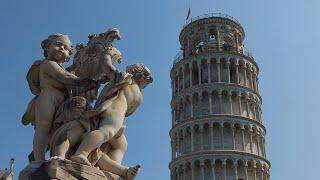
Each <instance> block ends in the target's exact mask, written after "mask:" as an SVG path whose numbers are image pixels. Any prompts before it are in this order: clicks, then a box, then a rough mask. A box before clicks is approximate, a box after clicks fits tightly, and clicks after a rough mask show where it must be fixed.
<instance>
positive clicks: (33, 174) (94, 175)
mask: <svg viewBox="0 0 320 180" xmlns="http://www.w3.org/2000/svg"><path fill="white" fill-rule="evenodd" d="M40 179H41V180H45V179H49V180H77V179H81V180H125V179H123V178H121V177H119V176H117V175H114V174H112V173H109V172H105V171H102V170H99V169H98V168H96V167H92V166H87V165H83V164H78V163H75V162H72V161H69V160H59V159H51V160H48V161H44V162H41V163H31V164H29V165H28V166H27V167H26V168H24V169H23V170H22V171H21V172H20V175H19V180H40Z"/></svg>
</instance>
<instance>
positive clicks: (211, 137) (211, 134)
mask: <svg viewBox="0 0 320 180" xmlns="http://www.w3.org/2000/svg"><path fill="white" fill-rule="evenodd" d="M209 128H210V142H211V149H212V150H213V149H214V144H213V124H210V126H209Z"/></svg>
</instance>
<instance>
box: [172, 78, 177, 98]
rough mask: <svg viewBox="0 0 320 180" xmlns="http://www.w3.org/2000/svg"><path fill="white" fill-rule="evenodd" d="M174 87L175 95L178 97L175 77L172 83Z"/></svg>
mask: <svg viewBox="0 0 320 180" xmlns="http://www.w3.org/2000/svg"><path fill="white" fill-rule="evenodd" d="M172 86H173V95H176V88H177V87H176V79H175V77H174V78H173V82H172Z"/></svg>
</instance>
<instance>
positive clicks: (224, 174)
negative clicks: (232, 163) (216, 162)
mask: <svg viewBox="0 0 320 180" xmlns="http://www.w3.org/2000/svg"><path fill="white" fill-rule="evenodd" d="M222 171H223V178H222V179H223V180H227V162H226V160H224V161H223V162H222Z"/></svg>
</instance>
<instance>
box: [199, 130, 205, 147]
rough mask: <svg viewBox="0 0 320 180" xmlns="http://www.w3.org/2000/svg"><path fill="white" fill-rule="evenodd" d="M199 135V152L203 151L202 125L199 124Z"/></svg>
mask: <svg viewBox="0 0 320 180" xmlns="http://www.w3.org/2000/svg"><path fill="white" fill-rule="evenodd" d="M199 133H200V144H201V147H200V150H201V151H203V149H204V147H203V125H202V124H200V126H199Z"/></svg>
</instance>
